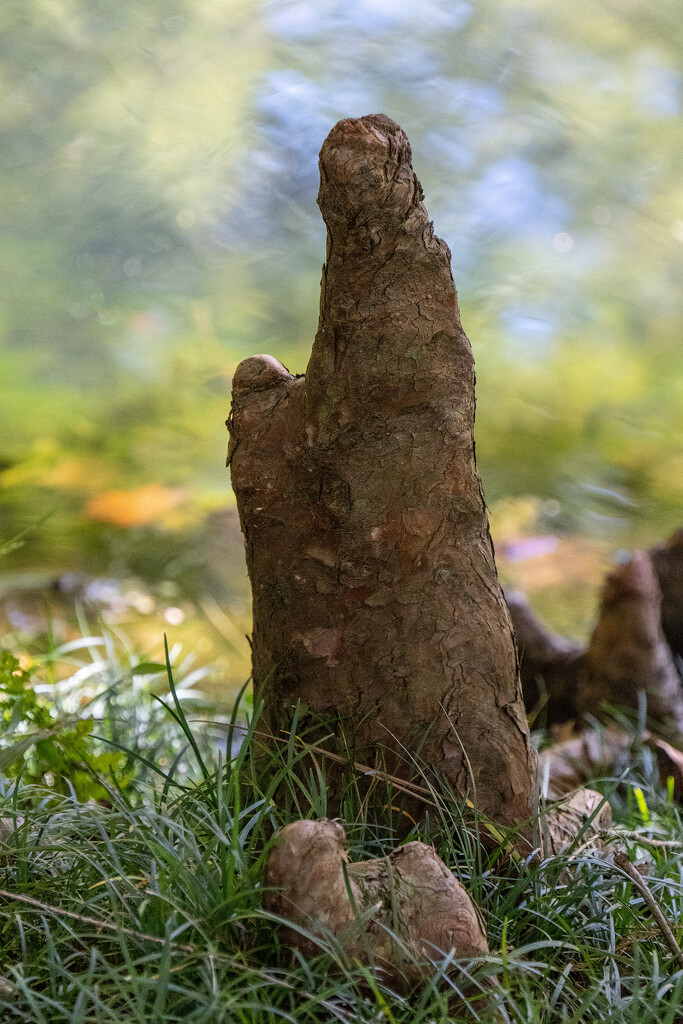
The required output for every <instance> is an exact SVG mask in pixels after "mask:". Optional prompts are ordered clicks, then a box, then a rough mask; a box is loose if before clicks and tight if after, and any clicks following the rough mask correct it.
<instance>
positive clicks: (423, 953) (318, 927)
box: [264, 818, 489, 988]
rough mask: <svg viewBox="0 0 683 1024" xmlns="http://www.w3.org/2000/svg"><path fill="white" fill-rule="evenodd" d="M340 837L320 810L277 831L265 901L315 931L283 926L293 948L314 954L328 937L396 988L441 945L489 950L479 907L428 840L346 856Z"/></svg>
mask: <svg viewBox="0 0 683 1024" xmlns="http://www.w3.org/2000/svg"><path fill="white" fill-rule="evenodd" d="M345 842H346V837H345V834H344V829H343V828H342V826H341V825H339V824H338V823H337V822H335V821H330V820H329V819H327V818H323V819H321V820H320V821H295V822H292V823H291V824H290V825H287V826H286V827H285V828H284V829H282V831H281V832H280V833H279V835H278V837H277V840H276V844H275V846H274V849H273V851H272V853H271V854H270V857H269V859H268V866H267V871H266V886H267V891H266V893H265V896H264V901H265V906H266V908H267V909H268V910H270V911H272V912H273V913H275V914H277V915H278V916H279V917H283V918H285V919H286V920H288V921H291V922H292V924H294V925H297V926H298V927H299V929H301V928H303V929H305V930H306V931H308V932H309V933H310V934H311V936H312V937H313V938H311V939H309V938H308V937H307V936H305V935H302V934H301V931H300V930H297V929H296V928H291V929H288V930H287V940H288V942H289V943H290V944H291V945H292V946H294V948H296V949H299V950H300V951H301V952H302V953H303V954H304V955H305V956H315V955H316V954H318V953H319V952H320V946H321V945H324V944H325V941H326V940H327V941H329V938H330V937H333V938H335V939H338V940H339V941H340V942H341V943H342V944H343V946H344V947H345V949H346V952H347V954H348V955H349V956H350V957H351V958H352V959H358V960H360V962H361V963H364V964H366V965H367V966H373V967H375V968H377V969H378V970H379V971H380V972H381V974H382V975H383V977H384V980H385V981H388V982H389V983H390V984H395V985H398V986H399V987H402V988H410V987H412V986H414V985H415V984H416V983H417V982H419V981H421V980H425V979H426V978H429V977H430V976H432V975H433V967H432V963H433V962H434V961H435V960H436V961H438V960H441V959H443V957H444V956H446V955H447V954H448V953H451V952H452V953H453V954H454V955H455V957H460V958H472V957H476V956H485V955H486V954H487V953H488V951H489V947H488V942H487V939H486V931H485V928H484V924H483V920H482V917H481V915H480V914H479V912H478V911H477V908H476V907H475V905H474V903H473V902H472V900H471V898H470V896H469V894H468V893H467V890H466V889H465V888H464V887H463V886H462V885H461V884H460V882H459V881H458V880H457V878H456V877H455V875H453V873H452V872H451V871H449V869H448V868H447V867H446V865H445V864H444V863H443V861H442V860H440V859H439V857H438V856H437V855H436V853H435V852H434V850H433V849H432V848H431V846H426V845H425V844H424V843H420V842H412V843H406V845H405V846H402V847H400V849H398V850H397V851H396V852H395V853H393V854H391V856H389V857H378V858H376V859H374V860H367V861H360V862H357V863H355V864H352V863H349V858H348V855H347V853H346V851H345V849H344V846H345Z"/></svg>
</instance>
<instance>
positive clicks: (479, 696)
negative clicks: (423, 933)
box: [228, 114, 535, 825]
mask: <svg viewBox="0 0 683 1024" xmlns="http://www.w3.org/2000/svg"><path fill="white" fill-rule="evenodd" d="M320 180H321V184H320V193H319V197H318V204H319V206H320V209H321V212H322V215H323V218H324V220H325V223H326V225H327V258H326V262H325V265H324V267H323V274H322V285H321V299H320V320H319V329H318V332H317V335H316V338H315V342H314V344H313V350H312V354H311V357H310V361H309V364H308V369H307V372H306V375H305V377H303V376H294V375H292V374H290V373H289V372H288V371H287V370H286V369H285V367H284V366H282V365H281V364H280V363H279V362H278V361H277V360H276V359H273V358H272V357H270V356H253V357H251V358H250V359H247V360H245V361H244V362H242V363H241V364H240V365H239V366H238V368H237V371H236V373H235V377H234V381H233V403H232V411H231V416H230V420H229V427H230V433H231V437H230V446H229V455H228V462H229V465H230V466H231V471H232V484H233V487H234V490H235V494H236V496H237V505H238V509H239V514H240V520H241V524H242V530H243V532H244V537H245V546H246V557H247V565H248V570H249V576H250V579H251V585H252V591H253V615H254V623H253V637H252V644H253V677H254V684H255V688H256V691H257V693H262V694H263V697H264V701H265V709H266V718H267V720H268V721H269V723H270V725H271V728H273V729H277V728H278V727H279V726H280V725H281V723H282V721H283V715H286V714H287V711H288V709H290V708H291V706H292V705H293V704H295V702H296V701H297V700H301V702H302V704H303V705H304V706H305V707H306V708H308V709H309V710H310V712H311V713H313V714H314V715H320V716H329V715H332V716H335V718H336V720H337V721H338V722H339V729H340V730H344V731H345V732H346V733H347V734H351V733H353V738H354V743H355V747H354V754H355V756H356V758H357V759H358V760H363V761H365V762H366V763H367V762H370V763H373V756H374V755H375V754H376V753H377V752H378V751H380V750H381V752H382V755H383V756H384V759H385V762H386V763H387V764H389V765H391V766H392V767H393V770H395V771H396V772H398V773H399V774H401V775H403V776H408V775H409V774H410V773H411V771H412V770H413V769H411V765H410V757H409V755H410V754H417V753H418V752H419V758H420V760H421V761H422V762H423V763H427V764H429V765H433V766H434V767H435V768H436V769H438V770H439V771H440V772H441V773H442V774H443V775H444V776H445V777H446V778H447V779H448V780H449V782H450V783H451V785H452V786H453V787H454V789H455V790H456V791H457V792H458V793H460V794H462V795H463V796H464V795H469V796H470V797H472V798H474V793H475V791H476V800H477V803H478V806H479V808H480V809H481V810H482V811H484V812H485V813H487V814H489V815H490V816H491V817H492V818H494V819H495V820H498V821H500V822H501V823H505V824H510V825H515V824H518V823H519V822H521V821H522V820H524V819H525V818H526V817H527V816H528V815H530V813H531V811H532V794H533V774H534V766H535V759H534V755H533V751H532V748H531V745H530V742H529V734H528V727H527V722H526V718H525V714H524V705H523V702H522V695H521V687H520V682H519V673H518V665H517V654H516V648H515V642H514V638H513V633H512V629H511V624H510V618H509V614H508V610H507V607H506V604H505V601H504V599H503V595H502V592H501V588H500V586H499V583H498V578H497V574H496V566H495V562H494V553H493V547H492V544H491V539H490V535H489V527H488V520H487V516H486V507H485V504H484V496H483V493H482V488H481V483H480V480H479V476H478V474H477V469H476V465H475V453H474V440H473V427H474V406H475V400H474V383H475V378H474V364H473V358H472V351H471V348H470V344H469V341H468V340H467V337H466V335H465V333H464V331H463V328H462V326H461V323H460V315H459V310H458V303H457V298H456V291H455V286H454V283H453V278H452V275H451V269H450V252H449V249H448V246H447V245H446V244H445V243H444V242H443V241H442V240H441V239H439V238H437V237H436V235H435V234H434V230H433V225H432V223H431V222H430V221H429V219H428V216H427V211H426V210H425V207H424V206H423V204H422V199H423V193H422V189H421V186H420V183H419V181H418V180H417V178H416V176H415V174H414V172H413V169H412V166H411V151H410V145H409V143H408V139H407V137H406V135H405V134H404V132H403V131H402V130H401V128H400V127H399V126H398V125H397V124H395V123H394V122H393V121H391V120H390V119H389V118H387V117H385V116H384V115H381V114H375V115H370V116H368V117H361V118H358V119H348V120H343V121H340V122H339V123H338V124H337V125H336V126H335V127H334V128H333V129H332V131H331V132H330V134H329V136H328V138H327V139H326V141H325V143H324V145H323V147H322V151H321V154H320Z"/></svg>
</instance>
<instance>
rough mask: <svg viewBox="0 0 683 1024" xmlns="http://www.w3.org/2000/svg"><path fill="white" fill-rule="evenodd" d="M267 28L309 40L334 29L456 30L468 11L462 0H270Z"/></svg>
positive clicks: (469, 7) (377, 32) (285, 36)
mask: <svg viewBox="0 0 683 1024" xmlns="http://www.w3.org/2000/svg"><path fill="white" fill-rule="evenodd" d="M264 14H265V18H266V21H267V23H268V25H269V26H270V28H271V30H272V31H273V32H275V33H277V34H278V35H279V36H281V37H282V38H283V39H291V40H311V39H314V38H315V37H316V36H320V35H322V34H328V33H329V32H330V30H331V29H332V30H334V29H340V28H341V29H348V28H352V29H356V30H359V31H361V32H366V33H368V34H373V35H381V34H383V33H388V32H391V31H392V30H394V29H397V28H404V29H407V28H409V27H410V26H411V25H419V26H420V27H421V28H423V29H433V30H440V31H443V30H446V29H448V30H449V31H455V32H457V31H459V30H460V29H461V28H463V26H464V25H465V24H466V23H467V22H468V20H469V18H470V16H471V14H472V4H471V3H467V2H466V0H441V2H439V0H416V2H414V3H411V4H407V3H398V2H397V0H271V2H269V3H266V4H265V6H264Z"/></svg>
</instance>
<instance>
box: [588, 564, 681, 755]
mask: <svg viewBox="0 0 683 1024" xmlns="http://www.w3.org/2000/svg"><path fill="white" fill-rule="evenodd" d="M661 600H662V598H661V592H660V589H659V585H658V582H657V577H656V575H655V572H654V569H653V566H652V561H651V560H650V557H649V555H648V554H647V553H645V552H637V553H636V554H634V555H633V557H632V558H631V559H630V560H629V561H628V562H625V563H624V564H623V565H620V566H618V567H617V568H616V569H614V570H613V572H611V573H610V574H609V575H608V577H607V579H606V581H605V585H604V587H603V592H602V599H601V605H600V612H599V615H598V621H597V624H596V626H595V629H594V631H593V635H592V636H591V640H590V643H589V645H588V651H587V652H586V673H585V674H584V675H583V676H582V678H581V681H580V686H579V706H580V708H581V710H582V711H583V712H589V713H592V714H598V713H599V712H600V707H601V704H602V703H603V702H604V701H607V702H608V703H610V704H611V705H613V706H614V707H618V708H621V707H627V708H637V707H638V695H639V693H640V692H643V693H644V694H645V698H646V702H647V715H648V721H649V722H650V724H651V725H652V727H653V729H654V730H655V731H657V732H660V733H662V734H663V735H666V734H670V735H676V736H681V735H683V691H682V690H681V683H680V679H679V676H678V672H677V671H676V666H675V665H674V662H673V658H672V655H671V651H670V649H669V646H668V644H667V642H666V640H665V638H664V634H663V632H662V625H661V617H660V616H661Z"/></svg>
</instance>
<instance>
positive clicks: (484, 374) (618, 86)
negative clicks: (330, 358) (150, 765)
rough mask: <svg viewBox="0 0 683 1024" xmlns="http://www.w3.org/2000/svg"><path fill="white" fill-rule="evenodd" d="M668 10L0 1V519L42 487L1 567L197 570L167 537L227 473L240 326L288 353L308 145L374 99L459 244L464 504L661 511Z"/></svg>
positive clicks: (211, 498)
mask: <svg viewBox="0 0 683 1024" xmlns="http://www.w3.org/2000/svg"><path fill="white" fill-rule="evenodd" d="M679 13H680V12H679V11H678V5H677V4H676V3H675V2H674V0H660V2H658V3H657V5H656V6H653V5H652V4H648V3H646V2H645V0H603V2H601V3H597V4H596V3H594V2H593V0H579V2H577V3H575V4H572V5H567V4H557V3H556V2H555V0H515V2H513V0H504V2H500V0H480V2H478V3H476V4H470V3H467V2H465V0H452V2H451V0H449V2H446V0H421V2H418V3H416V4H414V5H400V4H398V5H396V4H390V3H386V2H383V0H367V2H363V3H361V2H360V0H358V2H345V3H342V2H341V0H339V2H337V0H300V2H296V0H273V2H267V3H263V4H260V5H258V4H255V3H253V2H252V3H250V2H249V0H192V2H190V0H173V2H171V0H149V2H147V3H145V4H144V5H139V4H132V3H125V2H124V3H121V2H118V3H116V2H113V0H7V2H6V3H5V4H3V6H2V10H1V11H0V28H1V30H2V51H1V53H2V56H1V59H0V96H1V97H2V98H1V100H0V125H1V128H2V134H3V143H2V146H1V147H0V226H1V229H2V234H1V240H0V274H1V275H2V279H3V281H4V284H3V288H2V293H1V295H0V374H1V375H2V380H3V388H2V396H1V399H0V402H1V406H0V415H1V417H2V424H3V434H2V446H1V448H0V540H2V538H3V537H4V538H6V537H10V536H12V535H14V534H15V533H16V532H18V531H19V530H21V529H23V528H25V527H26V526H27V525H28V524H29V523H30V522H32V521H33V520H34V519H36V518H38V517H39V516H41V515H43V514H44V513H46V512H49V513H51V516H50V518H49V519H48V520H47V521H46V522H45V523H44V524H42V525H41V526H40V527H39V528H38V529H37V530H36V532H35V534H34V535H32V538H31V541H30V543H28V544H26V545H25V546H24V547H23V548H22V549H21V550H19V551H16V552H14V553H13V554H12V555H11V556H10V558H11V559H12V560H13V562H12V564H13V566H14V567H15V568H23V569H25V568H27V567H41V568H42V567H50V568H54V569H60V570H61V569H64V568H66V567H74V566H75V567H79V568H83V569H86V570H88V571H96V572H100V573H101V572H117V573H124V572H126V571H135V572H141V573H142V574H143V575H146V576H148V577H155V576H157V577H158V576H174V575H179V574H182V573H183V572H186V571H187V570H188V566H189V567H190V569H191V571H193V572H195V573H196V574H199V575H200V574H201V573H202V572H203V571H204V570H203V568H202V557H201V556H200V555H197V557H196V558H195V557H194V556H188V555H187V554H185V555H183V554H182V552H187V550H188V546H189V548H191V549H192V551H196V552H201V551H202V550H203V549H206V548H207V541H206V526H205V524H206V521H207V517H209V520H210V517H211V514H212V513H214V512H215V510H217V509H220V508H221V507H222V506H224V505H226V504H228V503H229V502H230V500H231V498H230V494H229V489H228V481H227V477H226V475H225V471H224V469H223V458H224V451H225V446H226V436H225V433H224V428H223V420H224V419H225V417H226V415H227V412H228V408H229V383H230V377H231V373H232V371H233V369H234V366H235V365H236V363H237V362H238V361H239V359H241V358H242V357H243V356H245V355H248V354H250V353H251V352H258V351H270V352H272V353H273V354H275V355H277V356H278V357H279V358H281V359H282V360H283V361H284V362H285V363H287V364H288V365H289V366H290V369H292V370H295V371H302V370H303V369H304V368H305V364H306V359H307V353H308V351H309V349H310V344H311V340H312V336H313V333H314V331H315V319H316V310H317V297H316V296H317V287H318V279H319V272H320V263H321V261H322V258H323V252H324V227H323V225H322V222H321V221H320V218H319V215H318V212H317V210H316V208H315V194H316V190H317V183H316V178H317V168H316V159H317V151H318V149H319V147H320V144H321V143H322V141H323V138H324V137H325V134H326V133H327V131H328V130H329V128H330V127H331V125H332V124H333V123H334V121H335V120H337V119H338V118H339V117H343V116H349V115H359V114H363V113H369V112H371V111H372V110H373V109H374V110H377V109H382V110H384V111H385V112H386V113H388V114H390V115H391V116H392V117H394V118H395V119H396V120H398V121H399V122H400V123H401V124H402V125H403V127H404V128H405V129H406V131H407V132H408V134H409V136H410V138H411V141H412V144H413V151H414V163H415V167H416V170H417V172H418V175H419V176H420V177H421V179H422V181H423V184H424V186H425V191H426V195H427V199H426V202H427V205H428V209H429V211H430V214H431V216H432V217H433V218H434V220H435V224H436V229H437V231H438V233H439V234H441V235H442V236H443V237H445V238H446V240H447V241H448V242H449V244H450V245H451V248H452V250H453V266H454V275H455V278H456V282H457V283H458V287H459V291H460V300H461V309H462V316H463V322H464V325H465V328H466V330H467V331H468V334H469V336H470V338H471V340H472V343H473V347H474V350H475V356H476V359H477V367H478V382H479V383H478V435H477V443H478V449H477V450H478V455H479V459H480V466H481V469H482V474H483V476H484V483H485V486H486V491H487V497H488V500H489V503H493V502H495V501H496V500H498V499H500V498H503V497H506V496H521V495H536V496H539V497H540V498H542V499H544V501H545V503H546V506H545V507H547V508H552V510H553V529H555V530H557V531H562V530H565V531H571V530H581V531H583V532H593V533H597V534H600V535H603V536H608V537H609V538H610V539H611V540H612V541H613V543H615V544H620V543H630V542H633V541H634V540H642V541H643V542H645V541H647V540H650V539H653V538H654V537H659V536H661V535H662V534H664V533H666V532H667V531H668V530H669V529H670V528H671V527H672V526H674V525H676V522H677V518H678V517H679V516H680V509H681V504H682V502H681V499H682V498H683V455H682V452H683V440H682V436H683V361H682V351H681V345H680V336H681V319H682V318H681V305H680V296H679V291H678V287H677V285H678V283H679V282H680V279H681V269H682V266H681V253H682V251H683V245H682V243H683V209H682V206H681V200H682V199H683V189H682V187H681V179H680V175H679V174H678V173H677V159H679V154H680V152H681V150H682V149H683V138H682V135H683V133H682V130H681V121H680V102H681V74H680V68H679V64H678V62H679V59H680V35H681V30H680V19H679ZM151 485H153V486H154V487H156V488H157V490H154V491H150V490H149V489H148V488H149V487H150V486H151ZM146 488H147V489H146ZM121 490H124V491H132V492H133V495H132V497H131V498H130V499H128V498H126V496H125V495H124V496H123V498H121V496H119V497H118V498H117V497H116V494H117V492H119V491H121ZM112 493H113V494H114V498H112V497H111V495H112ZM103 496H104V497H103ZM108 496H109V497H108ZM122 501H124V502H126V501H128V505H129V507H130V508H131V510H132V512H131V515H129V516H128V520H127V521H125V522H123V521H122V520H121V514H120V512H117V511H116V509H117V508H120V505H121V502H122ZM155 502H156V504H154V503H155ZM145 503H147V505H145ZM150 503H151V504H150ZM138 506H140V508H141V511H140V514H139V515H138V519H137V521H136V520H135V508H136V507H138ZM143 506H144V507H143ZM152 506H153V507H152ZM149 507H152V511H151V512H150V511H149ZM112 508H114V512H113V513H112V511H111V509H112ZM145 508H147V511H145ZM125 518H126V517H125V516H124V519H125ZM188 538H189V539H188ZM208 550H209V551H211V550H212V548H211V546H210V543H209V544H208ZM209 560H210V559H209ZM206 561H207V559H206V558H204V562H206ZM210 568H215V567H210ZM231 572H234V573H235V574H236V575H238V576H240V577H242V576H243V575H244V573H243V568H242V566H241V565H240V566H238V567H237V566H235V567H232V568H231V569H230V571H229V572H228V576H229V575H230V573H231Z"/></svg>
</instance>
